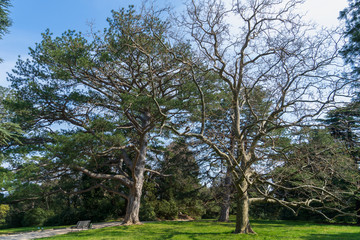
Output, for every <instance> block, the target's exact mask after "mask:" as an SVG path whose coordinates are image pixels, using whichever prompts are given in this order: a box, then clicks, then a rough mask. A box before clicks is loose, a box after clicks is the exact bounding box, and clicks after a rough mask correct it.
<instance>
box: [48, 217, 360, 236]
mask: <svg viewBox="0 0 360 240" xmlns="http://www.w3.org/2000/svg"><path fill="white" fill-rule="evenodd" d="M252 226H253V229H254V230H255V231H256V232H257V235H236V234H233V233H232V231H233V230H234V228H235V223H234V222H230V223H219V222H215V221H212V220H201V221H194V222H171V221H169V222H152V223H145V224H143V225H136V226H118V227H109V228H103V229H96V230H87V231H81V232H72V233H69V234H66V235H58V236H55V237H51V238H46V239H89V240H92V239H94V240H95V239H104V240H105V239H106V240H110V239H125V240H130V239H133V240H135V239H136V240H139V239H268V240H269V239H287V240H293V239H294V240H296V239H302V240H304V239H308V240H330V239H334V240H335V239H336V240H338V239H349V240H350V239H351V240H356V239H360V227H357V226H338V225H325V224H314V223H305V222H294V221H252Z"/></svg>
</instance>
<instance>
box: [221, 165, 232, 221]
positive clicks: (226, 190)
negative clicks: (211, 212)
mask: <svg viewBox="0 0 360 240" xmlns="http://www.w3.org/2000/svg"><path fill="white" fill-rule="evenodd" d="M231 185H232V184H231V169H230V167H228V168H227V170H226V176H225V179H224V185H223V196H222V202H221V209H220V216H219V222H228V221H229V212H230V197H231Z"/></svg>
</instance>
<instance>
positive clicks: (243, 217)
mask: <svg viewBox="0 0 360 240" xmlns="http://www.w3.org/2000/svg"><path fill="white" fill-rule="evenodd" d="M234 233H246V234H248V233H255V232H254V231H253V230H252V228H251V226H250V219H249V196H248V193H247V192H244V193H243V194H242V196H241V195H240V194H239V197H238V198H237V209H236V228H235V232H234Z"/></svg>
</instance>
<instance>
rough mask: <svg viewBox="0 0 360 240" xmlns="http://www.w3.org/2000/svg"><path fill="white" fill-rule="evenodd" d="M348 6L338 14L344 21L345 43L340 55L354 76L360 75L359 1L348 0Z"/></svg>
mask: <svg viewBox="0 0 360 240" xmlns="http://www.w3.org/2000/svg"><path fill="white" fill-rule="evenodd" d="M348 2H349V6H348V7H347V8H345V9H344V10H343V11H341V12H340V17H339V18H340V19H342V20H344V21H345V37H346V38H347V39H348V41H347V42H346V43H345V45H344V47H343V49H342V51H341V54H342V55H343V57H344V59H345V61H346V62H347V63H348V64H350V65H351V67H352V68H353V70H354V72H353V73H355V74H356V75H358V74H360V19H359V15H360V1H359V0H348Z"/></svg>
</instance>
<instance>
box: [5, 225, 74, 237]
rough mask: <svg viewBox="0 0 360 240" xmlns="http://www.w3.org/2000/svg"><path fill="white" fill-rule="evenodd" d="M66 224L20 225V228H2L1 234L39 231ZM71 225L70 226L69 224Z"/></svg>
mask: <svg viewBox="0 0 360 240" xmlns="http://www.w3.org/2000/svg"><path fill="white" fill-rule="evenodd" d="M65 227H66V226H56V227H41V228H40V229H39V227H20V228H6V229H1V228H0V235H3V234H13V233H22V232H32V231H39V230H42V229H44V230H46V229H56V228H65ZM67 227H69V226H67Z"/></svg>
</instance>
